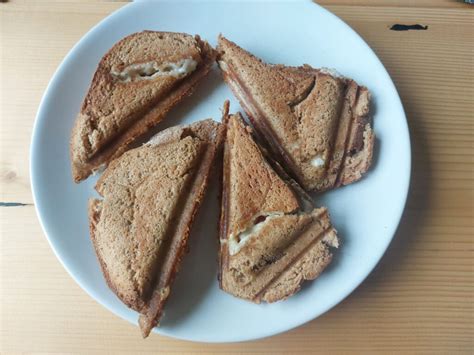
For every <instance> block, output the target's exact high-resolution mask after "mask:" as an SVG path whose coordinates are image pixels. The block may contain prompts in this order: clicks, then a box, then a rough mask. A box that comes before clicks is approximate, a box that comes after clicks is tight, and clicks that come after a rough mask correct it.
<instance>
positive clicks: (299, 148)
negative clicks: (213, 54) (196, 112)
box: [217, 36, 374, 191]
mask: <svg viewBox="0 0 474 355" xmlns="http://www.w3.org/2000/svg"><path fill="white" fill-rule="evenodd" d="M217 49H218V52H219V54H218V63H219V67H220V69H221V70H222V73H223V77H224V80H225V81H226V83H227V84H228V85H229V86H230V88H231V89H232V91H233V92H234V94H235V95H236V97H237V98H238V99H239V101H240V103H241V105H242V107H243V108H244V110H245V111H246V113H247V115H248V116H249V119H250V121H251V123H252V125H253V126H254V128H255V129H256V131H257V133H258V134H259V136H260V138H262V140H264V141H265V142H266V144H267V146H268V147H269V149H270V150H271V152H272V154H273V155H274V156H275V158H276V159H277V160H278V161H279V162H280V163H281V164H282V165H283V166H284V167H285V168H286V169H288V171H289V172H290V174H291V175H292V177H294V178H295V179H296V180H297V181H298V182H299V183H300V185H301V186H303V187H304V188H305V189H306V190H308V191H309V190H313V191H324V190H328V189H332V188H335V187H338V186H341V185H347V184H349V183H351V182H354V181H356V180H359V179H360V178H361V177H362V175H363V174H364V173H365V172H367V170H368V169H369V167H370V164H371V162H372V151H373V146H374V133H373V130H372V126H371V122H370V119H369V105H370V93H369V91H368V90H367V88H365V87H363V86H359V85H358V84H357V83H356V82H355V81H353V80H351V79H348V78H345V77H342V76H340V75H339V74H337V72H335V71H331V70H327V69H314V68H312V67H310V66H308V65H304V66H301V67H287V66H283V65H270V64H267V63H264V62H263V61H262V60H260V59H259V58H257V57H255V56H254V55H252V54H250V53H249V52H247V51H245V50H244V49H242V48H240V47H239V46H237V45H236V44H235V43H233V42H231V41H229V40H227V39H226V38H224V37H222V36H220V37H219V43H218V47H217Z"/></svg>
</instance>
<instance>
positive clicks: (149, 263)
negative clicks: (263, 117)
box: [89, 120, 224, 337]
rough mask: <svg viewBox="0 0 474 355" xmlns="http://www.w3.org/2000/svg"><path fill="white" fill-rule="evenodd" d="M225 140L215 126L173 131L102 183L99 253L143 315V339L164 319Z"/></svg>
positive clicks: (118, 288)
mask: <svg viewBox="0 0 474 355" xmlns="http://www.w3.org/2000/svg"><path fill="white" fill-rule="evenodd" d="M223 138H224V127H223V125H221V124H220V123H217V122H214V121H212V120H204V121H200V122H197V123H193V124H191V125H188V126H176V127H172V128H169V129H167V130H164V131H162V132H161V133H159V134H158V135H156V136H155V137H154V138H152V139H151V140H150V141H149V142H148V143H147V144H145V145H143V146H141V147H139V148H135V149H132V150H129V151H127V152H126V153H124V154H123V155H121V156H120V157H119V158H117V159H115V160H113V161H112V162H111V163H110V164H109V166H108V167H107V169H106V170H105V171H104V173H103V174H102V176H101V177H100V179H99V180H98V182H97V185H96V190H97V192H98V193H99V194H100V195H101V196H102V199H91V200H90V202H89V222H90V235H91V239H92V242H93V246H94V248H95V251H96V254H97V257H98V260H99V262H100V265H101V268H102V272H103V274H104V276H105V279H106V281H107V284H108V286H109V287H110V289H111V290H112V291H113V292H114V293H115V294H116V295H117V296H118V298H119V299H120V300H122V301H123V302H124V303H125V304H126V305H127V306H128V307H130V308H132V309H134V310H135V311H137V312H139V313H140V314H141V315H140V318H139V325H140V328H141V331H142V335H143V337H146V336H148V334H149V333H150V331H151V329H152V328H153V327H155V326H156V325H157V324H158V322H159V320H160V317H161V315H162V313H163V307H164V304H165V302H166V300H167V298H168V296H169V294H170V289H171V287H172V283H173V280H174V278H175V275H176V273H177V271H178V268H179V266H180V263H181V259H182V257H183V255H184V252H185V250H186V248H187V242H188V237H189V233H190V228H191V225H192V222H193V219H194V216H195V214H196V211H197V209H198V207H199V204H200V203H201V200H202V198H203V195H204V193H205V191H206V187H207V182H208V177H209V174H210V171H211V167H212V166H213V165H214V162H215V160H216V156H217V154H218V153H219V149H220V148H219V147H220V146H221V143H222V141H223Z"/></svg>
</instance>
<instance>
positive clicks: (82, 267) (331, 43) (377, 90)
mask: <svg viewBox="0 0 474 355" xmlns="http://www.w3.org/2000/svg"><path fill="white" fill-rule="evenodd" d="M144 29H152V30H164V31H177V32H187V33H191V34H199V35H201V37H202V38H204V39H206V40H208V41H209V42H210V43H211V44H212V45H215V44H216V39H217V35H218V34H219V33H220V32H222V33H223V34H224V35H225V36H227V37H228V38H229V39H231V40H233V41H235V42H236V43H237V44H239V45H241V46H242V47H244V48H246V49H248V50H249V51H251V52H252V53H254V54H256V55H257V56H259V57H261V58H263V59H264V60H266V61H268V62H272V63H285V64H290V65H299V64H303V63H309V64H311V65H312V66H315V67H332V68H336V69H337V70H338V71H339V72H341V73H342V74H344V75H346V76H349V77H352V78H354V79H355V80H357V81H358V82H359V83H361V84H363V85H366V86H367V87H368V88H369V89H370V91H371V92H372V93H373V98H374V100H373V101H374V110H373V111H374V123H375V132H376V135H377V142H376V148H375V149H376V151H375V161H374V165H373V168H372V170H371V171H370V173H369V174H368V175H367V176H366V177H365V178H364V179H363V180H362V181H360V182H358V183H355V184H352V185H350V186H347V187H344V188H341V189H338V190H337V191H332V192H328V193H325V194H324V195H322V196H320V197H318V199H317V202H318V204H319V205H327V206H328V207H329V210H330V213H331V216H332V220H333V221H334V224H335V226H336V228H337V229H338V231H339V234H340V236H341V238H342V241H343V246H342V248H341V249H340V251H339V252H337V254H336V258H335V260H334V262H333V263H332V265H331V266H330V267H329V268H328V269H327V270H326V271H325V272H324V273H323V275H322V276H321V277H320V278H319V279H318V280H317V281H315V282H310V283H306V284H305V285H304V287H303V289H302V290H301V292H299V293H298V294H297V295H295V296H294V297H291V298H290V299H289V300H287V301H283V302H278V303H275V304H271V305H268V304H262V305H255V304H251V303H249V302H245V301H242V300H239V299H237V298H234V297H232V296H230V295H227V294H225V293H224V292H222V291H221V290H219V288H218V285H217V281H216V258H217V255H216V250H217V249H216V243H217V237H216V233H217V231H216V228H217V213H218V206H217V202H216V196H217V183H216V180H214V181H213V182H212V185H213V187H212V189H211V193H210V194H208V197H207V200H206V202H205V206H204V208H203V209H202V210H203V212H202V213H201V214H200V216H199V218H198V220H197V228H196V229H195V231H194V233H193V234H192V237H191V252H190V255H188V257H186V258H185V261H184V264H183V268H182V271H181V273H180V274H179V276H178V278H177V281H176V284H175V287H174V289H173V292H172V297H171V298H170V302H169V303H168V304H167V306H166V313H165V317H164V319H163V321H162V326H161V327H160V328H158V329H156V331H157V332H158V333H161V334H166V335H169V336H172V337H176V338H180V339H188V340H195V341H205V342H230V341H243V340H250V339H257V338H261V337H265V336H269V335H273V334H276V333H279V332H283V331H286V330H289V329H291V328H294V327H297V326H299V325H301V324H303V323H305V322H308V321H310V320H311V319H314V318H315V317H318V316H319V315H321V314H322V313H324V312H326V311H327V310H329V309H330V308H331V307H333V306H335V305H336V304H337V303H339V302H340V301H341V300H343V299H344V298H345V297H347V296H348V295H349V294H350V293H351V292H352V291H353V290H354V289H355V288H356V287H357V286H358V285H359V284H360V283H361V282H362V281H363V280H364V279H365V278H366V277H367V275H368V274H369V273H370V271H371V270H372V269H373V268H374V266H375V265H376V264H377V262H378V261H379V259H380V258H381V257H382V255H383V253H384V252H385V250H386V249H387V247H388V245H389V243H390V241H391V239H392V237H393V235H394V233H395V230H396V228H397V225H398V222H399V220H400V217H401V215H402V211H403V208H404V205H405V200H406V196H407V191H408V185H409V178H410V141H409V135H408V129H407V123H406V118H405V114H404V112H403V107H402V104H401V102H400V98H399V96H398V94H397V91H396V89H395V87H394V85H393V83H392V81H391V79H390V77H389V75H388V74H387V72H386V71H385V69H384V67H383V65H382V64H381V63H380V61H379V60H378V59H377V57H376V55H375V54H374V53H373V52H372V50H371V49H370V48H369V47H368V45H367V44H366V43H365V42H364V41H363V40H362V39H361V38H360V37H359V36H358V35H357V34H356V33H355V32H354V31H353V30H352V29H351V28H349V27H348V26H347V25H346V24H345V23H344V22H342V21H341V20H340V19H338V18H337V17H336V16H334V15H332V14H331V13H329V12H328V11H326V10H324V9H323V8H321V7H320V6H318V5H315V4H314V3H311V2H298V3H294V2H293V3H289V2H284V3H272V4H269V3H264V2H257V3H250V2H238V3H236V2H231V3H229V2H213V3H208V2H186V3H183V2H159V3H158V2H138V3H132V4H130V5H128V6H125V7H123V8H122V9H120V10H118V11H117V12H115V13H113V14H112V15H111V16H109V17H108V18H106V19H105V20H104V21H102V22H101V23H100V24H99V25H97V26H96V27H94V28H93V29H92V30H91V31H89V33H87V34H86V35H85V36H84V38H82V39H81V40H80V41H79V43H78V44H77V45H76V46H75V47H74V48H73V49H72V50H71V52H70V53H69V54H68V55H67V56H66V58H65V59H64V61H63V62H62V64H61V65H60V66H59V68H58V70H57V72H56V73H55V75H54V77H53V79H52V80H51V82H50V84H49V86H48V88H47V90H46V92H45V94H44V97H43V100H42V102H41V105H40V108H39V111H38V115H37V117H36V122H35V127H34V132H33V139H32V145H31V179H32V188H33V195H34V200H35V206H36V209H37V212H38V216H39V219H40V221H41V224H42V227H43V230H44V232H45V234H46V235H47V237H48V240H49V242H50V244H51V247H52V248H53V250H54V252H55V253H56V255H57V257H58V258H59V260H60V261H61V262H62V264H63V265H64V267H65V268H66V269H67V270H68V272H69V273H70V274H71V276H72V277H73V278H74V279H75V280H76V281H77V283H78V284H79V285H80V286H81V287H82V288H83V289H84V290H85V291H86V292H87V293H89V294H90V295H91V296H92V297H93V298H94V299H96V300H97V301H98V302H100V303H101V304H102V305H104V306H105V307H107V308H108V309H109V310H111V311H112V312H114V313H115V314H117V315H118V316H120V317H122V318H124V319H127V320H128V321H130V322H133V323H136V321H137V314H136V313H135V312H134V311H131V310H130V309H128V308H127V307H126V306H124V305H123V304H122V303H121V302H120V301H119V300H118V299H117V298H116V297H115V295H114V294H113V293H112V292H111V291H110V290H109V289H108V288H107V286H106V284H105V282H104V278H103V277H102V274H101V272H100V269H99V265H98V262H97V260H96V257H95V254H94V251H93V249H92V245H91V242H90V240H89V232H88V221H87V200H88V198H89V197H91V196H93V195H94V194H95V193H94V189H93V187H94V184H95V181H96V178H89V179H88V180H87V181H85V182H83V183H81V184H79V185H76V184H74V183H73V182H72V178H71V172H70V161H69V136H70V131H71V127H72V124H73V121H74V118H75V116H76V114H77V112H78V111H79V108H80V105H81V102H82V99H83V98H84V95H85V93H86V91H87V88H88V86H89V84H90V80H91V77H92V75H93V73H94V71H95V69H96V66H97V64H98V62H99V60H100V58H101V57H102V56H103V55H104V53H105V52H106V51H107V50H108V49H109V48H110V47H111V46H112V45H113V44H114V43H115V42H116V41H118V40H119V39H121V38H122V37H124V36H126V35H128V34H130V33H132V32H136V31H141V30H144ZM224 99H231V109H232V111H234V110H237V109H239V105H238V103H237V101H236V100H235V99H234V97H233V95H232V94H231V92H230V90H229V89H228V88H227V87H226V86H225V84H224V83H223V82H222V80H221V79H220V74H219V72H218V69H217V68H215V70H214V71H213V72H212V73H211V75H210V76H209V77H207V78H206V79H205V80H204V82H203V83H202V84H201V85H200V86H199V87H198V89H197V93H196V94H194V95H193V96H192V97H191V98H190V99H187V100H186V101H185V102H184V103H183V104H182V105H181V106H180V107H179V108H177V109H175V110H173V112H172V114H171V115H170V117H168V118H167V120H166V122H165V124H164V125H163V126H169V125H172V124H177V123H184V122H186V123H188V122H193V121H195V120H199V119H202V118H206V117H213V118H214V119H217V120H219V119H220V114H221V112H220V108H221V107H222V103H223V101H224ZM58 297H59V296H58ZM139 336H140V334H139V331H138V329H137V337H139Z"/></svg>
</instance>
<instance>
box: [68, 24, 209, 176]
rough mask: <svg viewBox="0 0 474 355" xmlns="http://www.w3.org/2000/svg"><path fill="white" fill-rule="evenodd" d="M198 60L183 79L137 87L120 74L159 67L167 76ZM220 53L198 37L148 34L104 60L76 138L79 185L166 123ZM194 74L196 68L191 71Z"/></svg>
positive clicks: (147, 80) (146, 81)
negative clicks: (174, 68)
mask: <svg viewBox="0 0 474 355" xmlns="http://www.w3.org/2000/svg"><path fill="white" fill-rule="evenodd" d="M183 60H192V61H194V62H195V63H196V64H197V66H196V68H195V69H194V70H189V72H183V73H182V74H179V75H178V76H175V75H167V73H166V72H164V75H159V76H156V77H153V78H151V77H150V76H149V75H147V73H146V72H141V73H140V75H137V79H136V80H133V81H124V80H121V79H120V77H119V76H118V74H117V73H121V72H124V71H126V70H128V69H130V68H134V66H139V67H140V66H144V65H147V63H148V64H150V63H153V64H154V65H160V66H161V67H162V68H164V69H163V70H169V68H167V67H169V65H172V64H176V63H180V62H181V61H183ZM214 60H215V51H214V50H213V49H212V48H211V47H210V46H209V45H208V44H207V42H204V41H201V39H200V38H199V37H198V36H196V37H192V36H190V35H187V34H183V33H171V32H155V31H143V32H139V33H135V34H132V35H130V36H127V37H125V38H124V39H122V40H121V41H119V42H118V43H116V44H115V45H114V46H113V47H112V48H111V49H110V50H109V52H108V53H107V54H106V55H105V56H104V57H103V58H102V60H101V61H100V63H99V66H98V68H97V70H96V72H95V74H94V77H93V79H92V83H91V86H90V88H89V91H88V93H87V95H86V97H85V99H84V102H83V104H82V107H81V111H80V113H79V115H78V116H77V118H76V122H75V124H74V127H73V130H72V134H71V144H70V150H71V161H72V175H73V178H74V180H75V181H76V182H78V181H80V180H83V179H85V178H87V177H88V176H89V175H90V174H91V173H93V172H95V171H97V170H98V169H99V168H100V167H101V166H103V165H104V164H107V163H108V162H109V161H111V160H112V159H114V158H116V157H118V156H120V155H121V154H122V153H123V152H124V151H125V150H126V149H127V147H128V146H129V145H130V144H131V143H132V142H134V141H135V140H136V139H137V138H139V137H140V136H142V135H143V134H144V133H146V132H147V131H148V130H149V129H150V128H151V127H153V126H155V125H156V124H157V123H159V122H160V121H161V120H163V119H164V117H165V116H166V114H167V113H168V111H169V110H170V109H171V108H172V107H173V106H174V105H175V104H176V103H177V102H179V101H180V100H181V99H182V98H184V97H185V96H187V95H190V94H191V93H192V91H193V89H194V87H195V85H196V83H197V82H198V81H199V80H200V79H202V78H203V77H204V76H205V75H206V74H207V73H208V72H209V70H210V68H211V66H212V64H213V62H214ZM191 69H192V68H191Z"/></svg>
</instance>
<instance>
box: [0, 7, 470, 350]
mask: <svg viewBox="0 0 474 355" xmlns="http://www.w3.org/2000/svg"><path fill="white" fill-rule="evenodd" d="M322 3H323V4H324V5H326V7H327V8H328V9H329V10H330V11H332V12H334V13H335V14H337V15H338V16H340V17H341V18H342V19H344V21H346V22H347V23H348V24H349V25H351V26H352V27H353V28H354V29H355V30H356V31H357V32H358V33H359V34H361V36H362V37H363V38H364V39H365V40H366V41H367V42H368V43H369V44H370V46H371V47H372V48H373V49H374V50H375V52H376V53H377V54H378V55H379V57H380V59H381V60H382V62H383V63H384V65H385V66H386V68H387V70H388V71H389V72H390V75H391V76H392V78H393V79H394V81H395V83H396V85H397V88H398V90H399V92H400V95H401V97H402V100H403V103H404V106H405V110H406V112H407V116H408V120H409V126H410V133H411V139H412V149H413V178H412V185H411V189H410V195H409V200H408V204H407V209H406V211H405V214H404V217H403V220H402V224H401V226H400V228H399V230H398V232H397V235H396V237H395V239H394V242H393V243H392V245H391V246H390V248H389V250H388V251H387V253H386V255H385V256H384V258H383V259H382V261H381V263H380V264H379V265H378V267H377V268H376V270H375V271H374V272H373V273H372V274H371V276H370V277H369V278H368V279H367V280H366V281H365V282H364V283H363V284H362V285H361V286H360V287H359V288H358V289H357V290H356V291H355V292H354V293H353V294H352V295H351V296H350V297H348V298H347V299H346V300H345V301H344V302H342V303H341V304H340V305H339V306H337V307H336V308H334V309H333V310H331V311H330V312H328V313H327V314H325V315H323V316H322V317H320V318H318V319H316V320H314V321H312V322H310V323H308V324H306V325H304V326H302V327H300V328H298V329H295V330H293V331H290V332H288V333H285V334H282V335H278V336H275V337H271V338H268V339H264V340H260V341H254V342H249V343H245V344H220V345H203V344H196V343H189V342H182V341H177V340H173V339H170V338H166V337H162V336H158V335H153V336H152V337H150V338H149V339H147V340H146V341H143V340H142V339H141V338H140V337H139V336H138V331H137V329H136V328H135V327H134V326H132V325H130V324H128V323H127V322H125V321H123V320H121V319H118V318H117V317H115V316H114V315H112V314H111V313H110V312H108V311H107V310H105V309H104V308H103V307H102V306H100V305H99V304H97V303H96V302H95V301H94V300H92V299H91V298H90V297H89V296H88V295H87V294H85V293H84V291H82V290H81V289H80V288H79V286H78V285H77V284H76V283H75V282H74V281H73V280H72V278H71V277H70V276H69V275H68V274H67V273H66V271H65V270H64V269H63V268H62V266H61V265H60V263H59V262H58V260H57V259H56V258H55V256H54V255H53V252H52V251H51V249H50V247H49V245H48V243H47V242H46V239H45V238H44V237H43V233H42V231H41V228H40V226H39V223H38V221H37V218H36V215H35V211H34V206H33V205H32V203H33V201H32V197H31V191H30V186H29V175H28V149H29V142H30V136H31V132H32V125H33V121H34V117H35V113H36V110H37V107H38V104H39V101H40V98H41V95H42V93H43V92H44V89H45V88H46V85H47V83H48V81H49V79H50V78H51V76H52V74H53V72H54V70H55V69H56V68H57V66H58V65H59V63H60V62H61V60H62V58H63V57H64V56H65V54H66V53H67V52H68V51H69V49H70V48H71V47H72V46H73V45H74V43H76V42H77V41H78V40H79V39H80V38H81V36H83V35H84V34H85V33H86V32H87V31H88V30H89V29H90V28H91V27H92V26H93V25H95V24H96V23H97V22H99V21H100V20H101V19H102V18H104V17H105V16H107V15H108V14H109V13H111V12H112V11H113V10H115V9H117V8H119V7H121V6H122V5H123V3H119V2H94V1H88V2H85V3H81V4H80V5H79V4H78V3H77V2H67V3H57V2H48V3H45V2H35V3H33V2H25V1H21V2H19V1H10V2H8V3H2V4H0V46H1V47H0V78H1V79H0V118H1V121H0V183H1V191H0V202H2V203H13V204H14V205H13V206H7V207H0V250H1V251H0V266H1V267H0V299H1V300H0V307H1V308H0V352H2V353H4V352H5V353H9V352H14V353H18V352H60V353H65V352H72V353H77V352H81V353H98V352H104V351H108V352H113V353H136V352H157V351H160V352H165V353H296V352H302V353H303V352H307V353H309V352H321V353H326V352H358V353H361V352H362V353H365V352H375V353H380V352H423V353H433V352H442V353H451V354H452V353H472V351H473V349H474V343H473V339H474V326H473V318H474V311H473V304H474V303H473V301H474V299H473V291H474V288H473V260H474V259H473V239H472V238H473V235H474V223H473V220H474V218H473V217H474V216H473V207H474V206H473V198H474V193H473V191H474V185H473V177H474V164H473V153H474V149H473V148H474V144H473V134H474V132H473V122H474V100H473V99H474V84H473V83H474V74H473V69H474V68H473V60H472V58H473V49H474V36H472V33H473V23H474V17H473V16H474V12H473V9H474V7H473V6H469V5H465V4H462V3H459V2H449V1H417V2H412V1H397V0H390V1H375V0H366V1H360V2H355V1H322ZM395 23H401V24H415V23H420V24H424V25H428V29H427V30H425V31H402V32H396V31H392V30H390V27H391V26H392V25H393V24H395ZM16 203H21V204H25V205H24V206H16V205H15V204H16Z"/></svg>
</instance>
